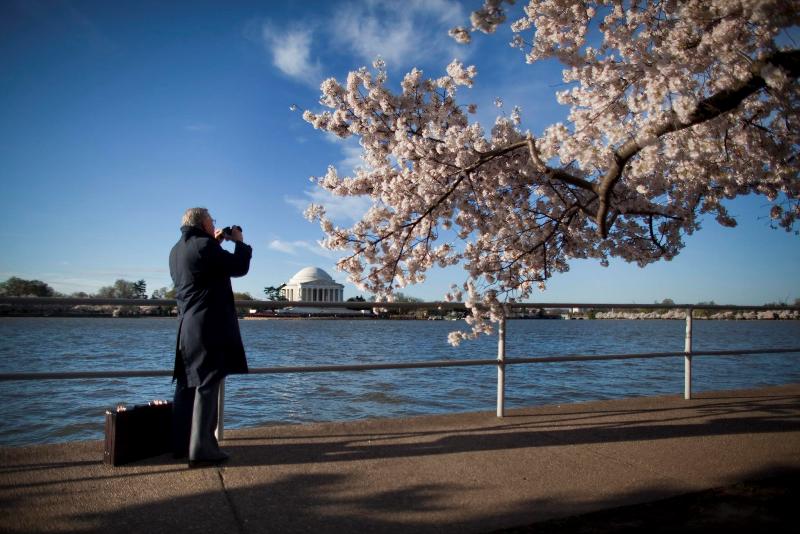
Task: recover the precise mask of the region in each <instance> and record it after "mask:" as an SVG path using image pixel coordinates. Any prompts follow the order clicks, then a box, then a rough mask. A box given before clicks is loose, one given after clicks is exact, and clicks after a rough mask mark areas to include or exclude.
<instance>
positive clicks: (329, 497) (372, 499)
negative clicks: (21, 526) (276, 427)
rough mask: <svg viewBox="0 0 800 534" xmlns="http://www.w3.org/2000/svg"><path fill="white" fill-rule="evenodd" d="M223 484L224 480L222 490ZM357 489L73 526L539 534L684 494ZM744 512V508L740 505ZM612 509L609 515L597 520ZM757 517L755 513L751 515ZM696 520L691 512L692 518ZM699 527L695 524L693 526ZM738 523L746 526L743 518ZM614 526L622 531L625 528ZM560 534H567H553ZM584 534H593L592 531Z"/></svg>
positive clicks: (193, 503)
mask: <svg viewBox="0 0 800 534" xmlns="http://www.w3.org/2000/svg"><path fill="white" fill-rule="evenodd" d="M776 473H789V474H790V475H791V476H793V477H796V476H797V473H798V472H797V471H793V470H792V469H791V468H789V467H785V466H772V467H770V468H768V469H766V470H759V471H755V472H751V473H748V475H747V476H746V479H747V480H760V479H763V478H765V477H767V476H774V475H775V474H776ZM224 477H225V475H224V474H223V472H220V480H221V481H222V483H223V485H224ZM352 482H353V481H352V480H351V477H349V476H347V475H341V474H330V473H326V474H295V475H291V476H286V477H283V478H280V479H278V480H275V481H274V482H271V483H268V484H257V485H252V486H247V487H237V488H225V489H224V498H223V497H221V496H220V493H219V492H204V493H198V494H195V495H188V496H185V497H180V498H178V499H172V500H170V501H159V502H153V503H149V504H145V505H136V506H131V507H126V508H123V509H119V510H115V511H113V512H112V513H105V514H93V513H86V514H78V515H77V516H76V517H74V518H73V519H76V520H78V521H79V522H81V523H83V524H85V525H92V526H91V527H87V528H86V529H85V530H83V529H81V530H78V532H111V531H113V532H115V533H124V532H137V533H138V532H209V531H217V532H218V531H224V532H240V533H244V532H248V533H249V532H253V533H256V532H281V533H291V532H315V533H328V532H330V533H336V534H342V533H344V532H382V533H400V532H402V533H407V532H415V533H417V532H419V533H427V532H436V533H443V532H457V533H470V532H476V533H477V532H489V531H493V530H497V529H505V528H512V527H520V526H523V528H522V529H520V530H513V532H538V531H539V528H538V524H539V523H540V522H542V521H548V520H554V519H559V518H570V519H568V520H567V521H570V523H567V524H569V525H572V526H573V527H574V526H576V525H581V524H583V525H584V526H588V524H590V523H591V521H592V520H593V519H592V518H593V515H588V516H586V517H587V518H588V519H586V520H583V519H582V515H583V514H590V513H591V512H595V513H596V514H601V513H605V514H606V516H609V515H610V516H614V514H617V515H619V514H620V511H622V512H623V513H624V512H626V511H627V510H626V509H625V508H619V506H620V503H623V504H636V503H651V502H654V501H656V502H661V500H662V499H670V498H673V499H674V498H675V497H674V496H675V494H676V493H680V490H679V489H677V488H676V487H674V486H670V485H667V484H660V485H650V486H646V487H641V488H638V489H636V490H632V491H628V492H619V493H614V494H610V495H604V497H602V498H599V499H596V500H593V501H591V502H588V501H584V500H581V499H580V498H577V497H575V496H572V495H569V494H563V493H562V494H560V495H558V496H553V497H542V498H534V499H527V500H524V501H521V502H517V503H514V504H509V505H506V506H503V505H500V506H499V507H497V508H495V509H494V510H492V511H491V512H485V511H484V512H482V513H475V512H474V511H471V510H464V509H460V508H457V507H454V506H453V504H452V503H453V499H452V496H453V495H454V494H457V493H458V492H462V491H469V488H468V487H466V486H465V485H458V484H419V485H411V486H406V487H402V488H398V489H396V490H387V491H383V492H377V493H366V494H365V493H360V494H357V495H353V494H350V493H349V492H348V491H347V490H346V489H345V488H348V487H349V486H350V484H351V483H352ZM223 499H224V502H223ZM664 502H666V501H664ZM692 502H693V501H692V500H691V499H689V500H687V499H686V498H683V500H681V499H680V498H678V499H676V500H675V502H669V503H668V504H667V508H668V511H669V513H670V514H673V515H674V514H678V517H682V516H681V515H680V514H683V516H686V515H687V514H686V511H687V510H689V509H690V508H689V507H690V506H691V503H692ZM738 504H739V505H741V500H740V501H738ZM609 509H611V511H609V512H597V511H598V510H609ZM647 510H648V509H647V508H645V512H644V514H641V513H640V514H639V515H640V517H639V523H638V525H639V526H642V527H657V526H658V524H657V521H659V520H660V519H659V516H658V514H656V513H655V512H650V513H651V515H652V518H648V517H647V513H648V512H647ZM757 512H758V510H757V509H756V510H753V511H752V513H757ZM697 513H698V511H697V510H693V514H697ZM700 513H702V511H701V512H700ZM623 515H624V514H623ZM697 519H698V518H697V517H696V516H695V517H693V520H695V521H696V520H697ZM734 519H736V520H738V521H741V520H742V514H739V516H738V517H734ZM756 519H758V518H756ZM552 524H553V525H558V524H559V523H558V522H557V521H556V522H554V523H552ZM612 524H613V523H612ZM615 525H616V526H617V527H619V526H620V525H619V523H616V524H615ZM622 526H624V524H623V525H622ZM773 526H774V525H773ZM556 531H559V532H563V531H564V530H563V529H561V530H549V531H548V532H556ZM612 531H613V530H609V531H608V532H612ZM581 532H594V530H592V529H591V528H589V529H588V530H582V531H581ZM659 532H664V531H663V530H660V531H659Z"/></svg>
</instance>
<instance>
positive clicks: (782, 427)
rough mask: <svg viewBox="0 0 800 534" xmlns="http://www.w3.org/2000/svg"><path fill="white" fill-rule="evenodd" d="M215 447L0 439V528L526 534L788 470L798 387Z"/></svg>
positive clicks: (327, 428) (284, 433)
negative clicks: (201, 454)
mask: <svg viewBox="0 0 800 534" xmlns="http://www.w3.org/2000/svg"><path fill="white" fill-rule="evenodd" d="M223 448H224V449H225V450H227V451H228V452H230V453H231V455H232V459H231V461H230V462H228V463H227V464H226V465H225V466H224V467H221V468H216V467H212V468H206V469H188V468H187V466H186V463H185V461H184V462H179V461H176V460H173V459H172V458H171V456H169V455H164V456H160V457H156V458H151V459H149V460H143V461H140V462H136V463H134V464H130V465H126V466H121V467H110V466H106V465H104V464H103V463H102V458H103V444H102V442H99V441H92V442H77V443H64V444H57V445H41V446H32V447H10V448H0V532H9V533H11V532H14V533H17V532H112V531H113V532H115V533H122V532H137V533H139V532H148V533H160V532H164V533H167V532H169V533H183V532H203V533H208V532H226V533H227V532H232V533H239V532H241V533H250V532H253V533H255V532H281V533H283V532H315V533H318V532H319V533H326V532H332V533H336V534H342V533H345V532H437V533H447V532H459V533H464V532H466V533H469V532H491V531H495V530H501V529H512V528H528V529H529V530H525V531H526V532H527V531H531V532H533V531H536V528H535V527H536V525H537V524H539V525H547V524H550V525H552V524H553V521H560V520H564V518H572V517H576V516H579V517H580V516H582V514H597V513H605V512H604V511H608V510H617V509H625V508H620V507H630V506H637V505H639V506H641V505H642V503H653V502H670V501H669V499H676V498H678V499H680V498H682V497H681V496H685V495H687V494H697V493H698V492H700V493H703V492H705V493H708V491H709V490H712V489H713V488H723V487H729V486H734V487H737V486H736V485H737V484H740V483H741V482H742V481H748V480H761V479H768V478H769V477H784V478H786V477H789V478H790V479H791V480H793V481H794V480H796V477H797V476H798V473H800V384H793V385H787V386H779V387H770V388H762V389H753V390H743V391H725V392H712V393H704V394H699V395H697V396H696V398H695V399H692V400H688V401H687V400H684V399H683V398H681V397H678V396H673V397H643V398H632V399H621V400H610V401H601V402H589V403H581V404H562V405H554V406H540V407H534V408H526V409H520V410H511V411H509V413H508V415H507V417H505V418H502V419H498V418H497V417H495V415H494V413H493V412H481V413H466V414H452V415H439V416H425V417H414V418H406V419H371V420H362V421H349V422H337V423H319V424H305V425H291V426H290V425H284V426H270V427H260V428H251V429H241V430H227V431H226V439H225V441H224V442H223ZM715 491H716V490H715ZM665 500H666V501H665ZM647 506H649V505H647ZM793 508H794V506H793ZM640 509H641V508H640ZM753 513H757V511H756V512H753ZM586 517H591V515H589V516H586ZM646 517H647V512H645V518H646ZM542 522H545V523H542ZM795 524H796V523H795ZM526 526H527V527H526ZM557 530H560V531H563V529H557ZM554 531H555V530H554ZM520 532H522V530H520Z"/></svg>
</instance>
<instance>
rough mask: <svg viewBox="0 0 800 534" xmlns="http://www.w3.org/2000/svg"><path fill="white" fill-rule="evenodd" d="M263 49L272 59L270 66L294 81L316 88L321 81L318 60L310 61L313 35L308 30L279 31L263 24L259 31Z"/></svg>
mask: <svg viewBox="0 0 800 534" xmlns="http://www.w3.org/2000/svg"><path fill="white" fill-rule="evenodd" d="M261 37H262V40H263V43H264V47H265V48H266V50H267V52H268V53H269V54H270V55H271V57H272V64H273V65H275V66H276V67H277V68H278V70H280V71H281V72H282V73H284V74H285V75H287V76H289V77H290V78H294V79H295V80H298V81H301V82H303V83H307V84H310V85H313V86H315V87H316V86H318V85H319V82H320V81H321V79H322V66H321V64H320V62H319V60H314V61H312V59H311V45H312V42H313V33H312V31H311V29H309V28H289V29H285V30H283V29H279V28H276V27H275V26H273V25H272V24H271V23H269V22H267V23H264V25H263V26H262V30H261Z"/></svg>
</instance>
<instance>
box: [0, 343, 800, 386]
mask: <svg viewBox="0 0 800 534" xmlns="http://www.w3.org/2000/svg"><path fill="white" fill-rule="evenodd" d="M793 352H796V353H800V347H794V348H780V349H741V350H709V351H695V352H692V356H741V355H745V354H748V355H749V354H790V353H793ZM682 356H685V353H684V352H681V351H670V352H640V353H632V354H571V355H565V356H538V357H532V358H506V359H505V361H504V362H503V363H505V365H519V364H530V363H569V362H590V361H609V360H636V359H639V360H642V359H653V358H675V357H682ZM497 364H498V360H495V359H474V360H420V361H413V362H392V363H363V364H362V363H359V364H335V365H307V366H278V367H253V368H251V369H250V370H249V374H251V375H271V374H290V373H341V372H351V371H386V370H394V369H430V368H437V367H475V366H481V365H497ZM163 376H172V371H171V370H167V369H155V370H150V369H143V370H130V371H64V372H50V373H44V372H19V373H0V380H2V381H11V380H75V379H105V378H153V377H163Z"/></svg>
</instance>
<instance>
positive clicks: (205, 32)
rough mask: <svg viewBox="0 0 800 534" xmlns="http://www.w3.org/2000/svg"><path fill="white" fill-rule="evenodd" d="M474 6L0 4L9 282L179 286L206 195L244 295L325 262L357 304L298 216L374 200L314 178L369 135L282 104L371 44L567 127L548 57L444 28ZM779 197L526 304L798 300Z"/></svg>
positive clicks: (2, 265) (356, 60)
mask: <svg viewBox="0 0 800 534" xmlns="http://www.w3.org/2000/svg"><path fill="white" fill-rule="evenodd" d="M480 3H481V2H480V1H479V0H474V1H463V2H459V1H454V0H405V1H404V2H399V1H398V2H395V1H392V0H387V1H381V0H359V1H355V0H354V1H324V2H315V1H305V2H295V1H281V0H273V1H269V2H267V1H260V2H255V1H252V2H249V1H237V0H228V1H224V2H223V1H217V2H208V1H191V2H189V1H183V2H179V1H176V2H163V1H147V0H137V1H135V2H133V1H115V2H108V1H77V0H76V1H67V0H40V1H37V0H4V1H3V2H0V185H1V187H2V195H0V214H1V215H0V217H2V219H0V223H2V224H0V238H2V240H3V241H4V243H5V246H4V251H3V252H2V253H0V280H5V279H6V278H8V277H11V276H18V277H21V278H26V279H38V280H42V281H45V282H47V283H48V284H50V285H51V286H52V287H53V288H54V289H56V290H57V291H60V292H62V293H65V294H71V293H74V292H80V291H82V292H87V293H92V292H94V291H96V290H97V289H98V288H100V287H101V286H106V285H112V284H113V283H114V281H115V280H117V279H119V278H122V279H126V280H140V279H144V280H145V281H146V282H147V287H148V291H149V292H152V291H153V290H155V289H157V288H161V287H170V286H171V280H170V276H169V268H168V256H169V251H170V248H171V247H172V245H173V244H174V243H175V242H176V241H177V239H178V237H179V235H180V230H179V227H180V218H181V215H182V213H183V211H184V210H185V209H186V208H189V207H194V206H203V207H207V208H208V209H209V210H210V211H211V213H212V216H213V217H214V218H215V219H216V220H217V225H218V226H226V225H230V224H239V225H240V226H242V227H243V229H244V237H245V241H246V242H248V243H249V244H251V245H252V247H253V259H252V263H251V269H250V272H249V274H248V275H247V276H246V277H244V278H240V279H234V282H233V285H234V290H235V291H241V292H249V293H250V294H251V295H252V296H253V297H255V298H263V297H264V295H263V292H262V290H263V288H264V287H265V286H277V285H280V284H281V283H284V282H286V281H287V280H288V279H289V278H291V276H292V275H293V274H294V273H295V272H297V271H298V270H300V269H301V268H303V267H305V266H310V265H313V266H317V267H321V268H322V269H324V270H326V271H327V272H328V273H329V274H331V276H333V278H334V279H335V280H336V281H338V282H341V283H344V284H345V298H348V297H351V296H356V295H364V296H368V295H367V294H365V293H364V292H362V291H359V290H358V289H357V288H356V287H355V286H353V285H352V284H350V283H349V282H347V281H346V275H345V273H342V272H338V271H336V269H335V263H336V258H337V257H338V256H337V253H335V252H332V251H328V250H325V249H323V248H321V247H320V246H319V244H318V241H319V240H320V239H322V237H323V235H322V232H321V230H320V228H319V226H318V224H316V223H310V222H308V221H306V220H305V218H304V217H303V215H302V212H303V210H304V209H305V207H306V206H307V205H308V204H309V203H310V202H316V203H322V204H324V205H326V207H327V209H328V213H329V214H330V215H332V216H333V218H334V219H335V220H336V221H337V222H339V223H342V224H351V223H352V222H354V221H355V220H357V218H358V217H359V215H361V214H362V213H363V212H364V211H365V209H366V208H367V206H368V204H367V203H366V202H365V201H364V200H363V199H341V198H333V197H331V196H329V195H328V194H326V193H325V192H323V191H321V190H319V189H316V186H315V185H314V184H313V183H311V182H310V180H309V178H310V177H312V176H321V175H324V174H325V172H326V169H327V166H328V165H335V166H336V167H337V169H338V170H339V172H340V174H341V175H346V174H349V172H350V171H351V170H352V168H353V167H354V166H355V165H358V164H359V162H360V160H359V154H360V151H359V147H358V144H357V141H356V140H347V141H341V140H337V139H334V138H333V137H331V136H328V135H325V134H323V133H321V132H319V131H316V130H314V129H313V127H312V126H310V125H309V124H307V123H306V122H304V121H303V120H302V118H301V115H300V113H299V112H293V111H291V109H290V107H291V106H292V105H297V106H298V107H300V108H301V109H312V110H318V109H320V106H319V104H318V99H319V94H320V92H319V84H320V83H321V82H322V81H323V80H324V79H326V78H328V77H335V78H337V79H339V80H344V79H345V78H346V76H347V73H348V72H349V71H350V70H355V69H357V68H359V67H361V66H369V65H371V64H372V62H373V60H374V59H375V58H376V57H378V56H380V57H382V58H383V59H384V61H385V62H386V64H387V68H388V73H389V80H390V83H394V84H396V85H397V84H399V81H400V80H401V79H402V77H403V75H404V74H405V73H406V72H408V71H409V70H411V68H413V67H417V68H420V69H421V70H423V72H424V73H425V74H426V75H427V76H430V77H438V76H441V75H443V74H444V72H445V67H446V66H447V64H448V63H449V62H450V61H451V60H452V59H453V58H459V59H460V60H462V61H463V62H465V63H466V64H470V65H475V66H476V67H477V69H478V76H477V78H476V81H475V86H474V87H473V88H472V89H469V90H464V91H462V92H461V93H460V95H461V96H460V98H462V99H463V102H464V103H467V102H470V103H476V104H477V105H478V113H477V114H476V115H475V118H476V120H477V121H479V122H481V123H482V124H483V125H484V126H485V127H487V129H488V128H489V127H490V126H491V124H492V123H493V121H494V118H495V117H496V115H497V114H498V113H503V112H504V111H503V110H509V112H510V110H511V108H512V107H513V106H515V105H519V106H520V107H521V109H522V127H523V128H529V129H530V130H531V131H532V132H533V133H534V134H536V133H538V132H541V131H542V130H543V129H544V128H545V127H546V126H547V125H549V124H552V123H553V122H557V121H559V120H564V119H565V117H566V109H565V108H564V107H562V106H559V105H558V104H557V103H556V100H555V91H556V90H557V89H558V88H559V84H560V82H561V77H560V69H559V68H558V67H557V66H556V65H554V64H551V63H545V64H542V65H535V66H530V65H526V64H525V62H524V60H523V59H522V57H521V53H520V52H519V51H518V50H515V49H512V48H510V47H509V46H508V42H509V41H510V34H509V33H508V32H507V31H500V32H498V34H496V35H493V36H483V35H477V36H476V37H475V39H474V40H473V43H472V44H471V45H468V46H464V45H458V44H456V43H455V42H454V41H453V40H452V39H450V37H448V35H447V30H448V29H450V28H451V27H453V26H456V25H467V24H468V20H469V12H470V10H471V9H474V8H476V7H477V6H478V5H479V4H480ZM518 7H519V6H518ZM496 97H500V98H502V100H503V102H504V107H503V109H498V108H496V107H495V106H494V105H493V101H494V100H495V98H496ZM767 205H768V202H767V201H766V200H765V199H763V198H757V197H749V198H744V199H739V200H737V201H734V202H732V203H730V204H729V206H730V209H731V212H732V214H733V215H735V216H737V219H738V222H739V226H738V227H737V228H735V229H730V228H722V227H720V226H719V225H717V224H716V223H715V222H714V221H713V220H708V221H705V223H704V224H703V229H702V230H701V231H699V232H697V233H695V234H694V235H692V236H688V237H687V239H686V248H685V249H684V250H683V251H682V252H681V254H680V255H679V256H678V257H677V258H675V259H674V260H672V261H670V262H659V263H656V264H653V265H650V266H648V267H645V268H639V267H637V266H636V265H635V264H627V263H625V262H623V261H614V260H612V262H611V265H610V266H609V267H602V266H600V265H598V264H597V263H595V262H590V261H576V262H573V264H572V266H571V270H570V271H569V272H567V273H562V274H557V275H556V276H555V277H554V278H552V279H551V281H550V283H549V285H548V288H547V290H546V291H545V292H543V293H536V294H535V295H534V296H533V299H532V300H533V301H539V302H587V303H592V302H594V303H597V302H620V303H652V302H660V301H661V300H663V299H666V298H670V299H672V300H674V301H675V302H678V303H695V302H708V301H714V302H716V303H726V304H751V305H752V304H762V303H766V302H787V301H788V302H790V303H791V302H793V301H794V299H796V298H800V238H798V237H797V236H795V235H793V234H789V233H787V232H785V231H783V230H773V229H771V228H770V226H769V219H768V217H767V214H768V207H767ZM226 246H228V247H229V245H226ZM229 248H230V247H229ZM465 276H466V274H465V272H464V271H463V269H461V268H458V267H451V268H448V269H445V270H441V269H439V270H435V271H432V272H431V273H430V274H429V276H428V280H427V281H426V282H424V283H423V284H419V285H416V286H408V287H406V288H404V289H402V291H403V292H404V293H405V294H407V295H412V296H415V297H418V298H422V299H425V300H441V299H442V298H443V296H444V294H445V292H446V291H447V290H448V288H449V286H450V284H452V283H457V284H459V285H460V284H461V283H463V282H464V280H465Z"/></svg>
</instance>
